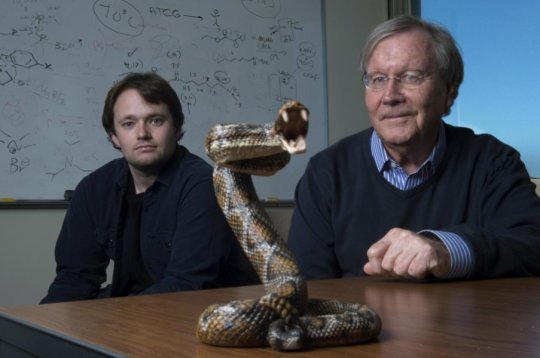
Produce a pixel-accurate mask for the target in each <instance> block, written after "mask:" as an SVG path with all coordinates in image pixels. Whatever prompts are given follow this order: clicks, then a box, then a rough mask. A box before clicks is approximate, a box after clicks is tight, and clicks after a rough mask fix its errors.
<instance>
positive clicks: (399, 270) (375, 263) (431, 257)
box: [364, 228, 451, 279]
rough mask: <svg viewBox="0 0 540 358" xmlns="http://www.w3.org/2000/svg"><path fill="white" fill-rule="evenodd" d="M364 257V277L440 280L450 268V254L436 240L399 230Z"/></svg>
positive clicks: (373, 247) (374, 245)
mask: <svg viewBox="0 0 540 358" xmlns="http://www.w3.org/2000/svg"><path fill="white" fill-rule="evenodd" d="M367 255H368V260H369V261H368V262H367V263H366V264H365V265H364V271H365V272H366V273H367V274H368V275H379V276H398V277H405V278H418V279H420V278H425V277H427V276H429V275H433V276H435V277H437V278H442V277H444V276H445V275H446V274H447V273H448V272H449V271H450V265H451V259H450V253H449V252H448V249H447V248H446V246H445V245H444V243H442V242H441V241H440V240H438V239H433V238H430V237H426V236H421V235H418V234H417V233H415V232H413V231H409V230H404V229H399V228H394V229H391V230H390V231H388V233H387V234H386V235H385V236H384V237H383V238H382V239H380V240H379V241H377V242H376V243H374V244H373V245H371V247H370V248H369V249H368V252H367Z"/></svg>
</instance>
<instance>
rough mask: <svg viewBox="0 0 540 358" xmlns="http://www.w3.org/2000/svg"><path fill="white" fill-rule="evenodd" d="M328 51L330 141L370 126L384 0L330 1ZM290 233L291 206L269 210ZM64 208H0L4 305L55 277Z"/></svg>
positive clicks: (27, 300) (37, 291) (34, 297)
mask: <svg viewBox="0 0 540 358" xmlns="http://www.w3.org/2000/svg"><path fill="white" fill-rule="evenodd" d="M325 7H326V16H325V21H326V51H327V84H328V118H329V123H328V134H329V138H328V140H329V143H334V142H335V141H337V140H338V139H340V138H342V137H343V136H346V135H348V134H351V133H353V132H356V131H358V130H361V129H363V128H366V127H368V126H369V119H368V117H367V113H366V112H365V110H364V105H363V88H362V83H361V80H360V74H359V73H358V71H357V67H358V60H359V57H360V50H361V46H362V44H363V42H364V40H365V37H366V36H367V33H368V32H369V31H370V29H371V28H373V27H374V26H375V25H376V24H378V23H379V22H381V21H383V20H384V19H386V16H387V15H386V14H387V4H386V2H385V1H380V0H363V1H357V0H331V1H330V0H328V1H325ZM269 212H270V215H271V216H272V218H273V219H274V222H275V224H276V226H277V227H278V230H280V232H281V233H282V235H284V236H285V235H286V232H287V228H288V226H289V222H290V214H291V212H292V209H291V208H272V209H270V210H269ZM64 214H65V210H63V209H13V210H11V209H7V210H2V209H0V227H1V228H2V234H1V236H0V290H1V291H0V292H1V293H0V306H10V305H22V304H34V303H37V302H38V301H39V299H40V298H42V297H43V296H44V294H45V292H46V290H47V287H48V285H49V283H50V282H51V281H52V279H53V277H54V269H55V264H54V253H53V250H54V244H55V242H56V236H57V234H58V232H59V230H60V226H61V223H62V220H63V217H64Z"/></svg>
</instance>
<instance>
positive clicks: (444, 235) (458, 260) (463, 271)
mask: <svg viewBox="0 0 540 358" xmlns="http://www.w3.org/2000/svg"><path fill="white" fill-rule="evenodd" d="M419 234H420V235H425V234H431V235H432V236H435V237H436V238H438V239H439V240H441V241H442V242H443V243H444V245H445V246H446V248H447V249H448V251H449V252H450V259H451V264H450V271H449V272H448V274H447V275H446V276H445V278H463V277H466V276H467V275H468V274H469V273H470V272H471V270H472V263H473V259H472V253H471V250H470V249H469V246H467V244H466V243H465V240H463V239H462V238H461V236H459V235H457V234H454V233H452V232H448V231H439V230H422V231H420V232H419Z"/></svg>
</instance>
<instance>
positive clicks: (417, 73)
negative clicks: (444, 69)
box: [362, 71, 431, 92]
mask: <svg viewBox="0 0 540 358" xmlns="http://www.w3.org/2000/svg"><path fill="white" fill-rule="evenodd" d="M369 76H379V77H382V78H383V80H384V85H383V86H382V87H380V88H374V87H373V85H370V84H369V81H370V78H369ZM404 76H413V77H417V78H418V80H419V82H418V83H415V84H411V83H408V84H407V83H404V82H403V80H402V79H403V77H404ZM430 76H431V73H429V72H421V71H405V72H403V73H402V74H400V75H395V76H388V75H385V74H382V73H375V74H372V75H368V73H367V72H364V74H363V75H362V83H363V84H364V86H365V87H366V88H368V89H370V90H372V91H376V92H379V91H383V90H384V89H386V88H387V86H388V83H389V82H390V80H392V79H394V80H396V81H397V82H398V83H399V86H400V88H406V89H417V88H419V87H420V86H421V85H422V84H423V83H424V82H425V80H426V79H428V78H429V77H430Z"/></svg>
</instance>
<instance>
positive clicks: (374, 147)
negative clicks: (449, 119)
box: [371, 121, 446, 173]
mask: <svg viewBox="0 0 540 358" xmlns="http://www.w3.org/2000/svg"><path fill="white" fill-rule="evenodd" d="M445 150H446V134H445V131H444V124H443V122H442V121H441V127H440V129H439V138H438V139H437V142H436V143H435V146H434V147H433V150H432V151H431V153H430V154H429V156H428V158H427V159H426V160H425V161H424V163H422V165H421V167H423V166H425V165H426V164H427V163H431V164H432V166H433V170H435V169H436V168H437V166H438V165H439V163H440V162H441V160H442V157H443V155H444V152H445ZM371 155H372V157H373V159H374V160H375V165H376V166H377V171H379V173H381V172H382V171H383V170H385V169H387V168H389V166H390V165H391V164H392V163H395V162H394V160H392V158H390V156H389V155H388V152H387V151H386V149H385V148H384V145H383V142H382V140H381V138H380V137H379V135H378V134H377V132H376V131H375V130H373V132H372V133H371Z"/></svg>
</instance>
